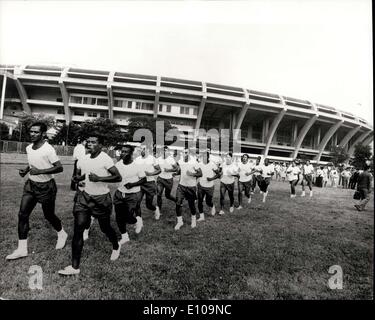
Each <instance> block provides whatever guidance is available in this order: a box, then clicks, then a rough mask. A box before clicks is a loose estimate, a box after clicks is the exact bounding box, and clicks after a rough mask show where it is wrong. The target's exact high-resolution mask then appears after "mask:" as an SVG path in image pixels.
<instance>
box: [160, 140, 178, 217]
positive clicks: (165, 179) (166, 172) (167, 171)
mask: <svg viewBox="0 0 375 320" xmlns="http://www.w3.org/2000/svg"><path fill="white" fill-rule="evenodd" d="M160 152H161V155H160V157H159V158H158V159H157V161H156V163H157V165H158V166H159V168H160V170H161V172H160V174H159V176H158V178H157V182H156V186H157V206H156V210H158V211H159V217H160V214H161V208H162V204H163V199H162V196H163V192H164V190H165V197H166V198H167V199H168V200H171V201H173V202H176V198H175V197H174V196H172V195H171V192H172V188H173V176H172V173H174V172H176V171H177V170H178V165H177V163H176V161H175V160H174V159H173V157H172V156H171V155H170V152H169V150H168V147H167V146H164V147H163V149H162V150H160Z"/></svg>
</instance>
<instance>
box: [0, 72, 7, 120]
mask: <svg viewBox="0 0 375 320" xmlns="http://www.w3.org/2000/svg"><path fill="white" fill-rule="evenodd" d="M7 79H8V77H7V76H6V74H5V73H4V76H3V87H2V90H1V103H0V119H3V115H4V103H5V91H6V86H7Z"/></svg>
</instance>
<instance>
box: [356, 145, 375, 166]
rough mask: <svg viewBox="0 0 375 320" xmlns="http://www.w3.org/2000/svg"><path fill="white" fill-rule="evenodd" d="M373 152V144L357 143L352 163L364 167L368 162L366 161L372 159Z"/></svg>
mask: <svg viewBox="0 0 375 320" xmlns="http://www.w3.org/2000/svg"><path fill="white" fill-rule="evenodd" d="M371 157H372V152H371V146H370V145H367V146H364V145H363V144H357V145H356V146H355V147H354V159H353V161H352V165H353V166H354V167H356V168H359V169H363V167H364V166H365V164H366V161H367V162H369V161H371Z"/></svg>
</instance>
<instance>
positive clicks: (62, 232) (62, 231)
mask: <svg viewBox="0 0 375 320" xmlns="http://www.w3.org/2000/svg"><path fill="white" fill-rule="evenodd" d="M64 233H66V232H65V230H64V228H62V229H61V230H60V231H57V235H58V236H61V235H63V234H64Z"/></svg>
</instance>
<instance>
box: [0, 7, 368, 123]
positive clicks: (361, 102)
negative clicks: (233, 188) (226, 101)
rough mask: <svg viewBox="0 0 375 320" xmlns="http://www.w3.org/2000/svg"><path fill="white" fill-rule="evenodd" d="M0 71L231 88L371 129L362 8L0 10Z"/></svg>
mask: <svg viewBox="0 0 375 320" xmlns="http://www.w3.org/2000/svg"><path fill="white" fill-rule="evenodd" d="M0 63H1V64H21V65H23V64H53V65H61V66H74V67H79V68H90V69H97V70H108V71H109V70H114V71H122V72H129V73H138V74H149V75H161V76H165V77H176V78H181V79H189V80H198V81H206V82H213V83H218V84H224V85H233V86H237V87H243V88H248V89H253V90H259V91H265V92H270V93H277V94H281V95H285V96H290V97H294V98H301V99H304V100H310V101H313V102H316V103H321V104H325V105H328V106H332V107H335V108H337V109H341V110H344V111H348V112H351V113H353V114H355V115H357V116H359V117H362V118H364V119H366V120H367V121H369V122H370V123H371V124H372V123H373V77H372V69H373V66H372V17H371V1H368V0H324V1H318V0H294V1H286V0H268V1H267V0H263V1H250V0H249V1H150V2H147V1H144V2H143V1H67V0H66V1H62V0H61V1H3V0H0Z"/></svg>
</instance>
